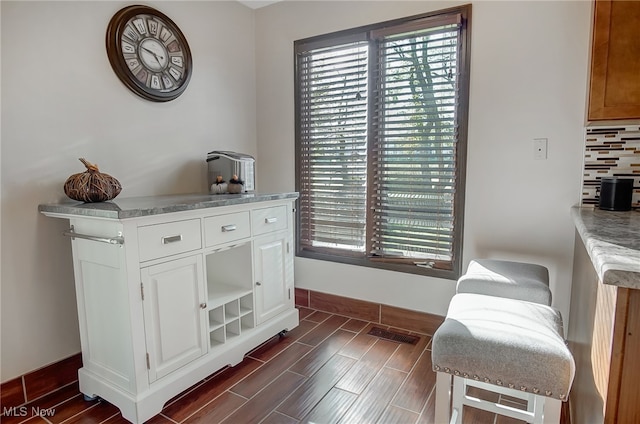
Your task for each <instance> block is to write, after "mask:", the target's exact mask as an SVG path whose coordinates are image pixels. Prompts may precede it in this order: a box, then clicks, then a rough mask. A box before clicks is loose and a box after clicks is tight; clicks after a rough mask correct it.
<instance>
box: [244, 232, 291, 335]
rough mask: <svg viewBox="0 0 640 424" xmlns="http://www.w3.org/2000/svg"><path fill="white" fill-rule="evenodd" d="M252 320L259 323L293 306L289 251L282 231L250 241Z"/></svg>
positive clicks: (286, 239) (289, 247) (287, 239)
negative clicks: (252, 272) (252, 266)
mask: <svg viewBox="0 0 640 424" xmlns="http://www.w3.org/2000/svg"><path fill="white" fill-rule="evenodd" d="M254 246H255V247H254V261H255V264H254V271H255V279H256V288H255V293H256V323H257V324H261V323H263V322H265V321H267V320H268V319H270V318H272V317H274V316H276V315H278V314H279V313H280V312H282V311H284V310H286V309H287V308H289V307H292V305H293V303H292V302H293V299H292V297H293V296H292V293H291V292H292V291H293V281H292V280H293V278H292V276H293V254H292V252H291V246H290V243H289V238H288V237H287V233H286V232H280V233H275V234H272V235H269V236H263V237H260V238H257V239H256V240H255V241H254Z"/></svg>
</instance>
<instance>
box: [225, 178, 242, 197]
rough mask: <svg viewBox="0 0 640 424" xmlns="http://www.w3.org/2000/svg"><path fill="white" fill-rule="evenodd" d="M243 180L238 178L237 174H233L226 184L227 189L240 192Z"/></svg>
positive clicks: (230, 191) (231, 191) (235, 192)
mask: <svg viewBox="0 0 640 424" xmlns="http://www.w3.org/2000/svg"><path fill="white" fill-rule="evenodd" d="M243 186H244V181H242V180H241V179H240V178H238V176H237V175H235V174H234V175H233V177H232V178H231V179H230V180H229V184H227V191H228V192H229V193H232V194H237V193H242V190H243V189H244V187H243Z"/></svg>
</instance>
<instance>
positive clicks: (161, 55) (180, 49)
mask: <svg viewBox="0 0 640 424" xmlns="http://www.w3.org/2000/svg"><path fill="white" fill-rule="evenodd" d="M106 41H107V55H108V56H109V62H110V63H111V67H112V68H113V70H114V71H115V73H116V75H117V76H118V78H120V80H121V81H122V82H123V83H124V85H126V86H127V87H128V88H129V89H130V90H131V91H133V92H134V93H136V94H137V95H138V96H140V97H142V98H144V99H147V100H151V101H154V102H167V101H169V100H173V99H175V98H176V97H178V96H179V95H181V94H182V93H183V92H184V90H185V89H186V88H187V84H189V79H190V78H191V51H190V50H189V44H188V43H187V39H186V38H185V37H184V35H183V34H182V31H180V28H178V26H177V25H176V24H175V23H174V22H173V21H172V20H171V19H169V18H168V17H167V16H166V15H164V14H163V13H161V12H159V11H157V10H155V9H153V8H151V7H148V6H140V5H136V6H128V7H125V8H124V9H121V10H120V11H118V12H117V13H116V14H115V15H113V17H112V18H111V21H109V26H108V27H107V39H106Z"/></svg>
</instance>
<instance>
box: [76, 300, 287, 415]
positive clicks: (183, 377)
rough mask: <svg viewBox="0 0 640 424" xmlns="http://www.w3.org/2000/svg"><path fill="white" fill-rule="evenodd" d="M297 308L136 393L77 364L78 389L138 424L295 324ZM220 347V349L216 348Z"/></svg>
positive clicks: (245, 333) (212, 350)
mask: <svg viewBox="0 0 640 424" xmlns="http://www.w3.org/2000/svg"><path fill="white" fill-rule="evenodd" d="M298 323H299V321H298V310H297V309H293V310H290V311H288V312H286V313H283V314H280V315H279V316H278V317H276V318H273V319H272V320H269V321H268V322H265V323H264V324H262V325H261V326H260V327H258V328H254V329H252V330H250V331H246V332H244V333H243V335H242V337H238V338H237V339H235V340H232V341H229V342H227V344H226V345H225V346H224V349H221V348H219V349H216V348H213V349H211V350H210V351H209V353H208V354H207V355H205V356H203V357H202V358H200V359H198V360H196V361H193V362H192V363H190V364H188V365H185V366H184V367H182V368H181V369H179V370H177V371H175V372H173V373H171V374H169V375H167V376H165V377H163V378H160V379H158V380H156V381H155V382H153V383H152V384H151V385H150V386H149V390H146V391H144V392H143V393H141V394H139V395H138V396H136V395H134V394H132V393H127V392H126V391H124V390H122V389H121V388H119V387H117V386H115V385H112V384H109V382H108V381H105V380H104V379H102V378H101V377H100V376H99V375H97V374H95V373H93V372H91V371H90V370H88V369H86V368H80V370H79V371H78V379H79V383H80V391H81V392H82V393H83V394H84V395H86V396H91V397H93V396H98V397H101V398H102V399H105V400H106V401H108V402H109V403H111V404H113V405H115V406H117V407H118V408H120V412H121V413H122V416H123V417H124V418H126V419H127V420H129V421H131V422H132V423H136V424H140V423H143V422H145V421H147V420H149V419H150V418H151V417H153V416H155V415H157V414H159V413H160V412H161V411H162V408H163V406H164V404H165V403H166V402H167V401H168V400H169V399H171V398H172V397H174V396H176V395H177V394H179V393H181V392H183V391H184V390H186V389H188V388H189V387H191V386H193V385H194V384H196V383H197V382H198V381H200V380H203V379H204V378H206V377H207V376H209V375H211V374H213V373H214V372H216V371H218V370H220V369H222V368H224V367H226V366H234V365H237V364H238V363H240V362H242V360H243V358H244V355H245V354H247V353H248V352H249V351H251V350H252V349H254V348H255V347H256V346H258V345H260V344H262V343H264V342H265V341H267V340H269V339H270V338H271V337H273V336H274V335H276V334H278V333H279V332H281V331H283V330H289V329H293V328H295V327H297V326H298ZM218 351H219V352H218Z"/></svg>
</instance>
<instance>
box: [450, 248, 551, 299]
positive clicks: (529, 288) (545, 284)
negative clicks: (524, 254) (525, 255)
mask: <svg viewBox="0 0 640 424" xmlns="http://www.w3.org/2000/svg"><path fill="white" fill-rule="evenodd" d="M456 293H475V294H485V295H489V296H498V297H507V298H511V299H519V300H526V301H529V302H536V303H541V304H543V305H551V290H550V289H549V271H548V270H547V268H545V267H544V266H542V265H536V264H529V263H524V262H513V261H505V260H498V259H475V260H472V261H471V262H470V263H469V266H468V267H467V272H466V273H465V274H464V275H463V276H462V277H460V278H459V279H458V284H457V286H456Z"/></svg>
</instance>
